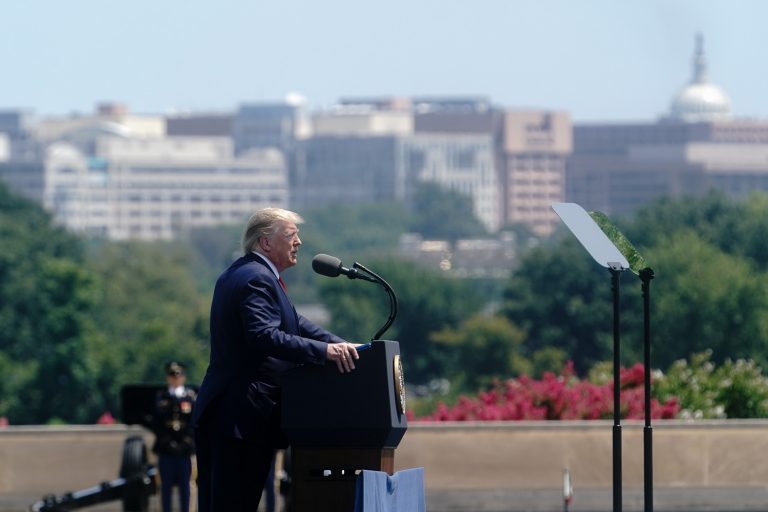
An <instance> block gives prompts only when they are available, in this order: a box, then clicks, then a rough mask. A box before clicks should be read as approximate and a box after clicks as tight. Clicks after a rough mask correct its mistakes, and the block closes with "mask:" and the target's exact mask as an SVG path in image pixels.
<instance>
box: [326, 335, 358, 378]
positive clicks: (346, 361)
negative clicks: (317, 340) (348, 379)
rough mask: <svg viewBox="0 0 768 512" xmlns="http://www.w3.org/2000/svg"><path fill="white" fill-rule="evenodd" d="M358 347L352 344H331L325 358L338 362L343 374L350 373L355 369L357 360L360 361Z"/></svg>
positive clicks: (337, 364)
mask: <svg viewBox="0 0 768 512" xmlns="http://www.w3.org/2000/svg"><path fill="white" fill-rule="evenodd" d="M356 346H357V345H355V344H352V343H346V342H344V343H329V344H328V349H327V350H326V353H325V357H326V358H328V359H329V360H331V361H335V362H336V366H337V367H338V368H339V371H340V372H341V373H349V372H351V371H352V370H354V369H355V359H359V358H360V356H358V355H357V350H356V349H355V347H356Z"/></svg>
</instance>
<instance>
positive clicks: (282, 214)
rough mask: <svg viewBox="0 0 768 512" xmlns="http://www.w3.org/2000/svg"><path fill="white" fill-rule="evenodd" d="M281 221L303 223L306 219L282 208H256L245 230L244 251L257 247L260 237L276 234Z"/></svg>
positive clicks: (246, 252)
mask: <svg viewBox="0 0 768 512" xmlns="http://www.w3.org/2000/svg"><path fill="white" fill-rule="evenodd" d="M280 221H285V222H293V223H294V224H301V223H302V222H304V219H302V218H301V216H300V215H299V214H298V213H296V212H292V211H290V210H284V209H282V208H262V209H261V210H256V211H255V212H254V213H253V215H251V218H250V219H248V224H246V226H245V231H243V238H242V241H241V246H242V248H243V252H244V253H245V254H248V253H249V252H251V251H253V250H254V249H256V247H257V246H258V244H259V238H262V237H270V236H272V235H274V234H275V233H276V232H277V228H278V223H279V222H280Z"/></svg>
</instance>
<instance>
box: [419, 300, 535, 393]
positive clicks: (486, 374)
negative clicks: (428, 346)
mask: <svg viewBox="0 0 768 512" xmlns="http://www.w3.org/2000/svg"><path fill="white" fill-rule="evenodd" d="M524 339H525V333H524V332H523V331H521V330H520V329H518V328H517V327H515V326H514V325H512V324H511V323H510V322H509V321H508V320H507V319H506V318H503V317H501V316H487V315H482V314H478V315H475V316H473V317H471V318H469V319H467V320H465V321H464V322H462V324H461V325H460V326H459V327H458V328H456V329H451V328H446V329H443V330H440V331H437V332H433V333H432V335H431V340H430V341H433V342H435V343H436V346H437V347H439V348H440V349H441V350H449V351H450V352H451V353H452V357H451V360H450V363H451V366H452V368H453V371H452V377H453V381H454V382H453V383H454V386H455V388H456V389H458V390H461V391H466V392H470V391H477V390H478V389H484V388H487V387H488V386H490V385H491V384H492V383H493V382H494V381H495V380H499V379H500V380H505V379H509V378H510V377H515V376H518V375H522V374H526V375H527V374H530V373H531V363H530V361H528V360H527V359H526V358H524V357H523V356H521V355H520V353H521V351H520V347H521V345H522V343H523V341H524Z"/></svg>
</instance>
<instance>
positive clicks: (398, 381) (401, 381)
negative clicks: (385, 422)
mask: <svg viewBox="0 0 768 512" xmlns="http://www.w3.org/2000/svg"><path fill="white" fill-rule="evenodd" d="M394 363H395V372H394V380H395V401H396V403H397V412H398V413H399V414H400V415H403V414H405V377H403V363H402V362H401V361H400V354H395V357H394Z"/></svg>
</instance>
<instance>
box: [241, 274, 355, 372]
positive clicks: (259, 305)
mask: <svg viewBox="0 0 768 512" xmlns="http://www.w3.org/2000/svg"><path fill="white" fill-rule="evenodd" d="M276 282H277V281H276V280H275V283H276ZM241 308H242V309H241V315H240V317H241V318H242V321H243V330H244V332H245V333H246V342H247V343H248V344H249V345H250V346H251V349H252V350H253V351H255V352H256V353H257V354H259V355H262V356H264V357H267V356H269V357H276V358H278V359H283V360H286V361H292V362H296V363H313V364H324V363H325V353H326V348H327V347H326V344H327V343H333V342H336V341H341V340H340V338H338V337H336V336H334V335H332V334H331V333H330V332H328V331H326V330H324V329H322V328H321V327H319V326H317V325H315V324H314V323H312V322H310V321H309V320H307V319H304V318H303V317H299V315H297V314H296V311H295V310H294V309H293V306H292V305H291V303H290V301H288V299H287V297H285V296H284V295H283V293H282V290H278V289H277V286H275V284H274V283H272V282H270V281H269V280H265V279H263V278H259V277H258V276H255V277H253V278H251V279H250V280H249V281H248V283H247V285H246V288H245V296H244V298H243V300H242V302H241Z"/></svg>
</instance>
